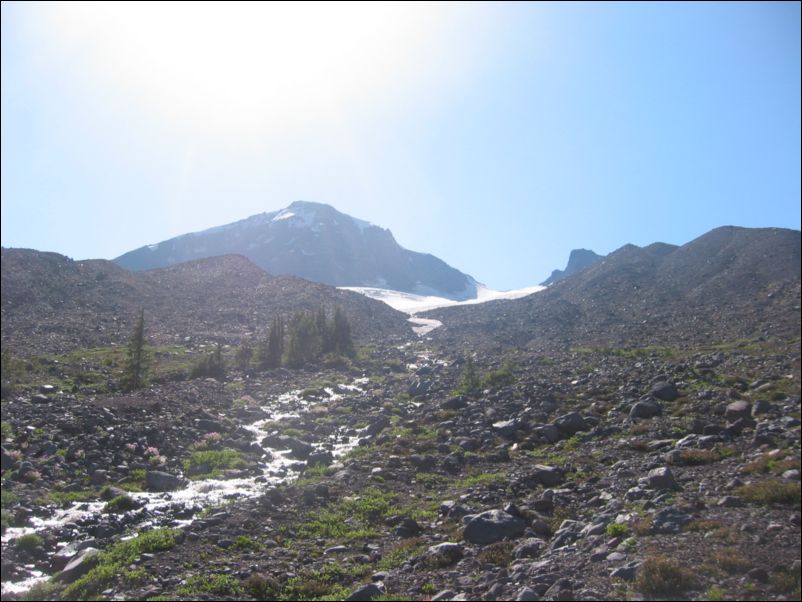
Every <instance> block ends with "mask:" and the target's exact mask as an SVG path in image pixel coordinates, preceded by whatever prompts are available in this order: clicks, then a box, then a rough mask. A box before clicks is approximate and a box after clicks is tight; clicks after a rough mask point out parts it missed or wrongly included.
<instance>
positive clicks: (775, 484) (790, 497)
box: [735, 479, 800, 506]
mask: <svg viewBox="0 0 802 602" xmlns="http://www.w3.org/2000/svg"><path fill="white" fill-rule="evenodd" d="M735 491H736V493H738V494H739V495H741V496H743V497H744V498H746V499H747V500H748V501H750V502H752V503H754V504H761V505H766V504H775V503H776V504H796V505H797V506H798V505H799V504H800V484H799V483H786V482H784V481H778V480H775V479H769V480H766V481H756V482H754V483H749V484H747V485H743V486H742V487H739V488H738V489H736V490H735Z"/></svg>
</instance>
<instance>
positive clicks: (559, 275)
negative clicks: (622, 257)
mask: <svg viewBox="0 0 802 602" xmlns="http://www.w3.org/2000/svg"><path fill="white" fill-rule="evenodd" d="M601 259H604V255H597V254H596V253H594V252H593V251H590V250H588V249H574V250H573V251H571V255H569V257H568V265H567V266H566V267H565V269H564V270H554V271H553V272H552V273H551V276H549V277H548V278H546V279H545V280H544V281H543V282H541V283H540V284H541V286H548V285H550V284H554V283H555V282H559V281H560V280H562V279H563V278H567V277H568V276H571V275H572V274H576V273H577V272H581V271H582V270H584V269H585V268H586V267H588V266H589V265H592V264H594V263H596V262H597V261H599V260H601Z"/></svg>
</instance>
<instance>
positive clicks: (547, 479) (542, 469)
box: [532, 464, 565, 487]
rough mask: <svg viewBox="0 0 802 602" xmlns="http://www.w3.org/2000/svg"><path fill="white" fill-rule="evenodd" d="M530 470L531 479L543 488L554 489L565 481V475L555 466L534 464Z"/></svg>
mask: <svg viewBox="0 0 802 602" xmlns="http://www.w3.org/2000/svg"><path fill="white" fill-rule="evenodd" d="M532 470H533V472H532V479H533V480H534V481H536V482H537V483H540V484H541V485H543V486H544V487H554V486H555V485H559V484H561V483H562V482H563V481H565V474H564V473H563V471H562V469H561V468H557V467H556V466H546V465H545V464H535V466H534V467H533V469H532Z"/></svg>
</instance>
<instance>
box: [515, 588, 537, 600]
mask: <svg viewBox="0 0 802 602" xmlns="http://www.w3.org/2000/svg"><path fill="white" fill-rule="evenodd" d="M515 600H516V601H517V602H534V601H535V600H540V596H538V595H537V592H535V590H533V589H532V588H529V587H524V588H522V589H520V590H519V591H518V593H517V594H515Z"/></svg>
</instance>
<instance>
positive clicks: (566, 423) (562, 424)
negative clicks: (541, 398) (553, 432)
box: [554, 412, 590, 437]
mask: <svg viewBox="0 0 802 602" xmlns="http://www.w3.org/2000/svg"><path fill="white" fill-rule="evenodd" d="M554 426H556V427H557V428H558V429H559V430H560V433H562V434H563V435H565V436H566V437H570V436H571V435H575V434H576V433H578V432H579V431H587V430H588V429H589V428H590V427H589V426H588V423H587V422H586V421H585V419H584V418H582V415H581V414H578V413H577V412H568V413H567V414H563V415H562V416H560V417H559V418H555V420H554Z"/></svg>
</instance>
